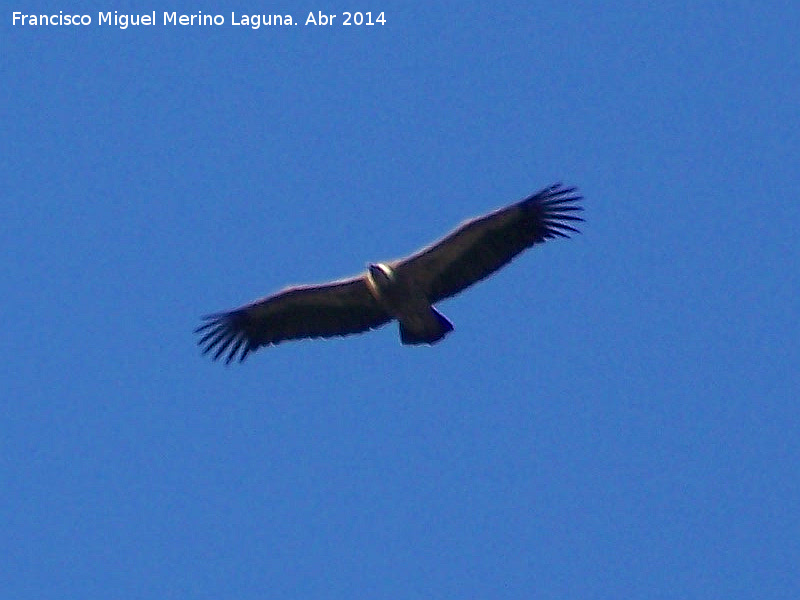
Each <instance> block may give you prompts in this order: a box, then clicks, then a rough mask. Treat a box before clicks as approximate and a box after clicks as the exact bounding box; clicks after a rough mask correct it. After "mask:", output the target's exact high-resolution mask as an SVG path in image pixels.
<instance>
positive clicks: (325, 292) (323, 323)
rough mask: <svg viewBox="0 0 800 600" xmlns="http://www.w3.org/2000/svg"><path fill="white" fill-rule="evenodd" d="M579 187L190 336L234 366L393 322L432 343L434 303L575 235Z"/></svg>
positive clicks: (260, 303)
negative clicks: (271, 349)
mask: <svg viewBox="0 0 800 600" xmlns="http://www.w3.org/2000/svg"><path fill="white" fill-rule="evenodd" d="M576 191H577V188H574V187H564V186H562V185H561V184H555V185H552V186H550V187H547V188H545V189H543V190H541V191H539V192H536V193H535V194H532V195H531V196H528V197H527V198H525V199H523V200H520V201H519V202H516V203H514V204H511V205H510V206H507V207H505V208H501V209H499V210H496V211H494V212H491V213H489V214H487V215H484V216H482V217H477V218H475V219H471V220H469V221H465V222H464V223H462V224H461V225H459V226H458V227H457V228H456V229H455V230H454V231H452V232H451V233H449V234H448V235H446V236H445V237H444V238H442V239H440V240H438V241H436V242H434V243H433V244H431V245H430V246H427V247H426V248H423V249H422V250H420V251H419V252H416V253H414V254H412V255H411V256H409V257H406V258H401V259H399V260H394V261H390V262H385V263H375V264H371V265H369V267H368V268H367V270H366V272H364V273H362V274H360V275H358V276H356V277H351V278H349V279H342V280H339V281H333V282H330V283H324V284H320V285H301V286H294V287H288V288H286V289H284V290H282V291H280V292H278V293H277V294H274V295H272V296H268V297H266V298H262V299H260V300H256V301H255V302H252V303H250V304H246V305H245V306H242V307H240V308H237V309H234V310H231V311H225V312H220V313H215V314H211V315H208V316H206V317H205V318H204V319H205V323H204V324H203V325H201V326H200V327H198V328H197V329H196V330H195V333H199V334H200V336H201V337H200V339H199V341H198V344H199V345H200V346H202V348H203V354H206V353H209V352H212V351H213V352H214V360H216V359H218V358H220V357H222V356H225V361H226V362H231V361H232V360H233V359H235V358H236V357H237V355H238V357H239V361H243V360H244V359H245V358H247V356H248V355H249V354H250V353H251V352H253V351H254V350H257V349H258V348H260V347H261V346H268V345H272V344H278V343H280V342H282V341H285V340H296V339H302V338H317V337H333V336H337V335H338V336H343V335H348V334H351V333H360V332H363V331H367V330H369V329H375V328H377V327H380V326H381V325H384V324H386V323H388V322H389V321H392V320H394V319H396V320H397V321H398V322H399V325H400V339H401V341H402V343H403V344H434V343H436V342H438V341H439V340H441V339H442V338H443V337H444V336H445V335H447V334H448V333H449V332H450V331H452V330H453V325H452V324H451V323H450V321H448V320H447V318H446V317H445V316H444V315H442V314H441V313H440V312H438V311H437V310H436V309H435V308H434V307H433V304H435V303H436V302H438V301H440V300H443V299H444V298H448V297H450V296H454V295H455V294H458V293H459V292H460V291H462V290H464V289H465V288H467V287H469V286H471V285H472V284H473V283H476V282H478V281H480V280H481V279H483V278H485V277H487V276H488V275H491V274H492V273H494V272H495V271H497V270H498V269H500V268H501V267H503V266H504V265H506V264H508V263H509V262H510V261H511V260H512V259H513V258H514V257H515V256H517V255H518V254H519V253H520V252H522V251H523V250H525V249H526V248H530V247H531V246H533V245H534V244H538V243H541V242H544V241H546V240H548V239H550V238H554V237H569V234H570V233H578V230H577V229H576V228H575V227H574V226H573V225H571V223H575V222H577V221H582V220H583V219H581V218H580V217H579V216H577V215H576V214H575V213H576V212H578V211H580V210H582V207H581V206H580V204H579V202H580V200H582V197H581V196H579V195H577V193H576Z"/></svg>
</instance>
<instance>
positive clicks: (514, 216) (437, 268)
mask: <svg viewBox="0 0 800 600" xmlns="http://www.w3.org/2000/svg"><path fill="white" fill-rule="evenodd" d="M576 190H577V188H574V187H569V188H565V187H563V186H562V185H561V184H560V183H557V184H555V185H552V186H550V187H547V188H545V189H543V190H541V191H539V192H537V193H535V194H533V195H531V196H528V197H527V198H525V199H524V200H520V201H519V202H517V203H515V204H512V205H511V206H507V207H505V208H501V209H500V210H496V211H494V212H491V213H489V214H488V215H484V216H482V217H477V218H475V219H472V220H470V221H466V222H465V223H463V224H461V225H460V226H459V227H458V228H456V229H455V231H453V232H451V233H450V234H448V235H447V236H445V237H444V238H442V239H441V240H438V241H437V242H435V243H433V244H432V245H430V246H428V247H426V248H423V249H422V250H420V251H419V252H417V253H416V254H413V255H412V256H410V257H408V258H405V259H402V260H400V261H397V262H396V263H394V264H393V267H394V268H395V269H396V270H397V271H398V273H400V274H405V275H406V276H407V277H410V278H411V279H412V280H413V281H414V282H416V284H417V285H419V286H420V287H421V289H423V290H425V291H426V293H427V294H428V300H429V301H430V302H431V304H433V303H435V302H438V301H439V300H442V299H443V298H448V297H450V296H453V295H455V294H457V293H459V292H460V291H461V290H463V289H465V288H467V287H469V286H470V285H472V284H473V283H476V282H477V281H480V280H481V279H483V278H484V277H487V276H489V275H491V274H492V273H494V272H495V271H497V270H498V269H500V268H501V267H502V266H504V265H506V264H507V263H509V262H510V261H511V260H512V259H513V258H514V257H515V256H517V255H518V254H519V253H520V252H522V251H523V250H525V249H526V248H530V247H531V246H533V245H534V244H538V243H541V242H544V241H546V240H548V239H550V238H554V237H569V234H570V233H578V230H577V229H575V227H573V226H572V225H570V222H575V221H582V220H583V219H581V218H580V217H578V216H576V215H575V214H574V213H575V212H577V211H580V210H582V208H581V206H579V205H578V202H579V201H580V200H582V197H581V196H579V195H577V194H576V193H575V192H576Z"/></svg>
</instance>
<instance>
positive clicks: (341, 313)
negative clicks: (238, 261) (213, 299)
mask: <svg viewBox="0 0 800 600" xmlns="http://www.w3.org/2000/svg"><path fill="white" fill-rule="evenodd" d="M390 319H391V317H390V316H389V315H388V314H387V313H386V312H385V311H384V310H383V309H382V308H381V307H380V306H379V305H378V303H377V302H376V301H375V299H374V298H373V297H372V294H370V292H369V289H367V284H366V282H365V281H364V279H363V278H362V277H358V278H353V279H347V280H343V281H336V282H333V283H327V284H322V285H305V286H297V287H291V288H287V289H285V290H283V291H281V292H278V293H277V294H275V295H274V296H270V297H268V298H264V299H262V300H257V301H255V302H253V303H251V304H247V305H245V306H242V307H241V308H237V309H235V310H232V311H229V312H221V313H216V314H213V315H208V316H207V317H205V320H206V323H204V324H203V325H201V326H200V327H198V328H197V329H195V333H199V334H201V336H202V337H201V338H200V340H199V341H198V344H199V345H200V346H202V348H203V354H207V353H208V352H211V351H212V350H214V351H215V352H214V360H217V359H218V358H220V357H221V356H222V355H223V354H225V353H226V352H227V357H226V358H225V362H227V363H229V362H231V361H232V360H233V359H234V358H235V357H236V355H237V353H238V354H239V362H241V361H243V360H244V359H245V358H247V355H248V354H250V353H251V352H253V351H254V350H257V349H258V348H259V347H261V346H267V345H270V344H278V343H279V342H282V341H284V340H296V339H301V338H316V337H333V336H336V335H348V334H350V333H360V332H362V331H367V330H368V329H374V328H376V327H379V326H381V325H383V324H384V323H387V322H388V321H389V320H390Z"/></svg>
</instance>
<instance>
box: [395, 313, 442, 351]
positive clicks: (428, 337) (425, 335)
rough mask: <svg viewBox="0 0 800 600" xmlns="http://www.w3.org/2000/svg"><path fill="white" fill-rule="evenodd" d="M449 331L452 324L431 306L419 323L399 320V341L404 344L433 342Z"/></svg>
mask: <svg viewBox="0 0 800 600" xmlns="http://www.w3.org/2000/svg"><path fill="white" fill-rule="evenodd" d="M451 331H453V324H452V323H451V322H450V321H448V320H447V317H445V316H444V315H443V314H442V313H440V312H439V311H438V310H436V309H435V308H433V307H431V311H430V312H429V313H428V314H427V315H426V317H425V318H424V319H422V320H421V321H420V322H419V323H413V324H411V323H403V321H400V341H402V342H403V343H404V344H435V343H436V342H438V341H439V340H441V339H442V338H443V337H444V336H446V335H447V334H448V333H450V332H451Z"/></svg>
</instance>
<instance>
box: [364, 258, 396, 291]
mask: <svg viewBox="0 0 800 600" xmlns="http://www.w3.org/2000/svg"><path fill="white" fill-rule="evenodd" d="M369 277H370V279H372V282H373V283H374V284H375V287H376V288H378V289H379V290H386V289H388V288H390V287H391V286H392V284H393V283H394V281H395V274H394V271H393V270H392V269H391V268H390V267H389V266H388V265H384V264H383V263H378V264H374V265H370V266H369Z"/></svg>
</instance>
